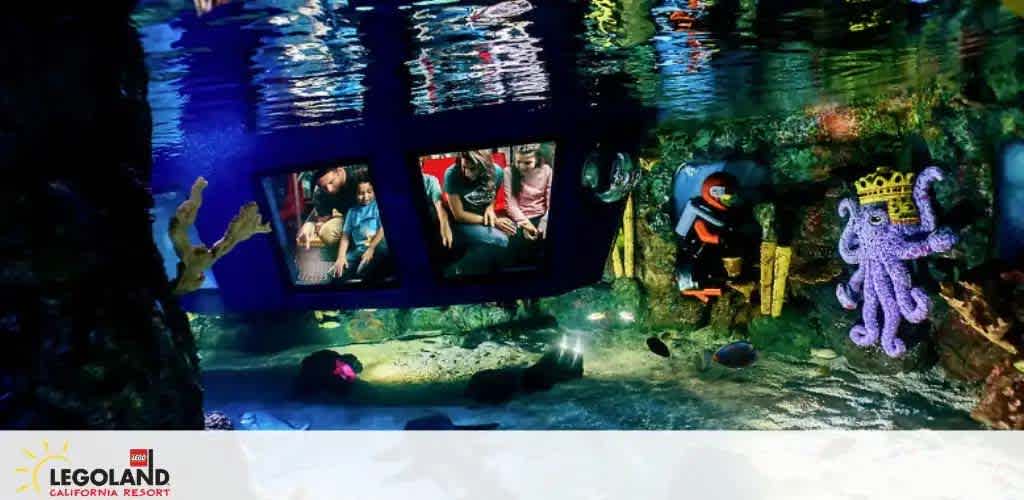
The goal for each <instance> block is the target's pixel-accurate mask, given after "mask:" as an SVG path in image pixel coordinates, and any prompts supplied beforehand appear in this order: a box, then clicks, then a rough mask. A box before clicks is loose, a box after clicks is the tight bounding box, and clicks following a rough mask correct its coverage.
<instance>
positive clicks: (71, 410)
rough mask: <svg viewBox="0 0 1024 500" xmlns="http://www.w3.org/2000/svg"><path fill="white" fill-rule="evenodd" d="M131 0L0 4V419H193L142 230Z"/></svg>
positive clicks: (141, 141) (192, 358)
mask: <svg viewBox="0 0 1024 500" xmlns="http://www.w3.org/2000/svg"><path fill="white" fill-rule="evenodd" d="M135 3H136V2H132V1H121V0H119V1H113V2H99V3H92V4H88V5H87V4H85V3H82V2H54V3H50V4H48V5H47V6H46V7H45V8H33V9H31V12H32V14H31V16H24V15H22V14H24V13H25V12H28V10H25V9H14V12H13V13H12V12H10V11H9V12H7V13H5V15H4V16H3V17H2V19H0V24H3V26H4V29H2V30H0V38H2V39H3V40H2V43H0V45H2V46H4V47H15V46H18V47H20V48H19V49H18V51H17V54H18V56H17V57H5V58H4V63H3V64H4V70H3V73H4V78H3V79H2V82H0V95H3V96H4V97H3V99H0V109H2V110H3V111H2V115H3V117H4V125H3V126H2V127H0V128H3V132H0V136H2V138H0V144H2V145H0V157H2V158H3V160H0V164H2V165H3V169H4V174H5V181H4V182H3V186H0V213H2V214H4V215H3V216H2V217H0V249H2V252H3V255H4V258H3V259H2V260H0V290H2V293H3V296H4V297H5V298H4V300H3V301H0V317H11V318H13V321H14V324H16V325H18V329H19V334H17V335H13V336H10V337H9V336H8V335H6V333H7V331H6V330H7V328H3V329H2V330H0V335H2V336H3V337H4V339H5V340H4V353H3V361H0V366H3V368H2V372H3V378H5V379H7V378H8V377H9V379H10V381H9V382H8V381H6V380H5V381H4V382H3V384H2V385H0V387H2V389H0V395H3V396H4V398H5V401H14V402H16V403H14V404H11V405H6V404H3V405H0V409H3V408H6V409H7V410H8V411H3V412H0V428H35V429H41V428H46V429H118V428H119V429H126V428H132V429H195V430H200V429H202V428H203V425H204V421H203V419H204V415H203V408H202V404H203V401H202V397H203V396H202V388H201V386H200V376H199V369H198V368H199V367H198V356H197V353H196V350H195V345H194V342H193V338H192V335H191V332H190V331H189V325H188V320H187V318H186V315H185V312H184V311H183V310H182V309H181V307H180V304H179V303H178V300H177V298H176V297H174V296H173V295H172V294H171V293H170V287H168V277H167V274H166V272H165V271H164V264H163V260H162V258H161V256H160V253H159V251H158V250H157V247H156V244H155V242H154V239H153V226H152V221H151V218H150V216H151V214H150V209H151V208H152V207H153V205H154V201H153V195H152V192H151V191H150V185H151V184H150V181H151V178H152V162H153V157H152V151H153V149H152V131H153V128H152V124H153V120H152V113H151V111H150V109H151V108H150V104H149V103H148V102H147V101H148V100H147V92H148V90H147V89H148V85H147V83H148V75H147V69H146V61H145V54H144V51H143V48H142V45H141V43H140V38H141V37H140V35H139V33H138V31H137V30H136V28H135V27H134V23H133V21H132V19H131V10H132V9H133V8H134V6H135ZM29 33H31V36H32V37H35V36H38V37H40V38H39V39H40V40H42V39H45V40H48V41H50V42H52V43H54V44H56V46H61V47H66V48H67V50H62V51H60V53H59V54H56V53H54V52H53V51H52V49H51V48H48V47H47V46H46V45H48V44H35V43H26V40H27V38H26V37H27V36H29ZM71 47H74V48H73V49H71ZM87 373H92V374H102V381H101V383H91V382H90V381H89V380H90V378H89V377H87V376H83V375H86V374H87ZM8 392H10V393H11V394H10V395H7V393H8Z"/></svg>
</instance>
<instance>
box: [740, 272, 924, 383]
mask: <svg viewBox="0 0 1024 500" xmlns="http://www.w3.org/2000/svg"><path fill="white" fill-rule="evenodd" d="M807 294H808V296H809V297H811V298H812V307H811V309H810V311H807V312H806V313H805V314H806V315H807V317H808V318H809V319H810V321H809V322H808V321H806V319H805V320H804V323H805V325H808V326H810V327H812V328H814V327H816V329H817V331H818V333H819V334H820V335H821V337H820V340H816V341H815V342H814V343H813V347H828V348H830V349H832V350H833V351H835V352H836V354H838V355H839V356H843V357H845V358H846V360H847V363H849V365H850V367H851V368H853V369H855V370H858V371H863V372H868V373H879V374H897V373H903V372H919V371H927V370H929V369H931V368H932V367H933V366H935V364H936V363H937V362H938V354H937V353H936V351H935V344H934V343H933V342H932V341H931V339H929V338H928V337H929V330H930V323H928V322H924V323H918V324H912V323H904V324H902V325H900V331H899V335H900V338H903V339H904V340H905V341H906V343H907V352H906V354H905V355H904V356H903V357H902V358H895V359H894V358H890V357H888V356H886V355H885V353H884V352H882V350H881V349H877V348H872V349H864V348H860V347H858V346H857V345H856V344H854V343H853V342H852V341H851V340H850V337H849V332H850V328H851V327H853V325H854V323H856V321H857V318H858V317H859V315H858V314H856V313H855V312H852V311H848V310H845V309H843V308H842V306H840V305H839V303H838V302H837V301H836V296H835V289H834V287H831V286H829V285H821V286H815V287H810V288H808V290H807ZM783 317H785V313H784V314H783ZM805 328H807V326H805ZM753 333H754V329H753V328H751V336H750V337H751V340H752V341H753V342H758V344H757V345H760V346H761V348H762V349H764V350H771V349H769V348H768V347H767V346H765V345H763V344H762V343H761V342H762V341H760V340H757V339H756V338H755V336H754V335H753ZM810 347H811V345H808V349H809V348H810ZM806 352H807V351H806V350H805V351H802V352H801V353H799V354H797V355H799V356H803V355H804V353H806Z"/></svg>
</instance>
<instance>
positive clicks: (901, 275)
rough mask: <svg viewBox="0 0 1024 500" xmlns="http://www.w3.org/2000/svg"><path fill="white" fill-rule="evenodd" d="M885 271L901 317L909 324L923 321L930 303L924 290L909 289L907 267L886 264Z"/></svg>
mask: <svg viewBox="0 0 1024 500" xmlns="http://www.w3.org/2000/svg"><path fill="white" fill-rule="evenodd" d="M885 271H886V274H888V275H889V279H890V280H891V281H892V287H893V292H894V293H895V295H896V303H897V304H898V305H899V308H900V313H902V314H903V317H904V318H906V319H907V321H909V322H911V323H920V322H922V321H924V320H925V318H927V317H928V313H929V312H930V311H931V308H932V301H931V299H930V298H928V295H927V294H925V293H924V290H921V289H920V288H911V286H910V273H908V272H907V267H906V266H905V265H904V264H903V263H902V262H899V261H893V262H886V263H885Z"/></svg>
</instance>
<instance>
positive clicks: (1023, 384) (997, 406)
mask: <svg viewBox="0 0 1024 500" xmlns="http://www.w3.org/2000/svg"><path fill="white" fill-rule="evenodd" d="M1022 398H1024V373H1021V372H1020V371H1019V370H1017V369H1016V368H1015V367H1014V366H1013V364H1011V363H1010V362H1009V361H1004V362H1002V363H1000V364H999V365H996V367H995V368H992V372H991V373H989V375H988V377H987V378H986V379H985V390H984V393H983V394H982V397H981V400H980V401H979V402H978V405H977V406H975V407H974V410H973V411H971V418H973V419H975V420H977V421H979V422H981V423H983V424H985V425H987V426H989V427H992V428H995V429H1013V430H1024V406H1022V403H1021V399H1022Z"/></svg>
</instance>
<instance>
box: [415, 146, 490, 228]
mask: <svg viewBox="0 0 1024 500" xmlns="http://www.w3.org/2000/svg"><path fill="white" fill-rule="evenodd" d="M493 158H494V163H496V164H498V166H499V167H501V168H503V169H504V168H505V167H506V165H507V162H506V159H505V155H504V154H502V153H494V155H493ZM420 163H421V164H422V169H423V173H425V174H429V175H432V176H434V177H435V178H437V181H438V182H439V183H440V184H441V198H442V199H443V200H444V203H445V205H447V204H448V193H446V192H444V173H445V171H447V170H448V167H451V166H452V165H454V164H455V157H453V156H446V157H444V158H425V159H423V160H422V161H421V162H420ZM505 175H508V171H507V170H506V172H505ZM494 212H495V213H497V214H498V215H505V189H504V187H503V186H498V196H497V197H496V198H495V200H494Z"/></svg>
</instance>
